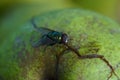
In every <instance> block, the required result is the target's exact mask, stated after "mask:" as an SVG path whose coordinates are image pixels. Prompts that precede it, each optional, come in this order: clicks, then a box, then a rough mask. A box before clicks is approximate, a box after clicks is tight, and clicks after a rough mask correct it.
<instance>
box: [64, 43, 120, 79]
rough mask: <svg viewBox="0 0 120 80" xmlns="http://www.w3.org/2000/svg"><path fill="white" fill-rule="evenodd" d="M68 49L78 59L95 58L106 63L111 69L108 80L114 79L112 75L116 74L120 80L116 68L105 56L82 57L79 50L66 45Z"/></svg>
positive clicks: (91, 55) (90, 55)
mask: <svg viewBox="0 0 120 80" xmlns="http://www.w3.org/2000/svg"><path fill="white" fill-rule="evenodd" d="M64 45H66V46H67V47H68V49H70V50H71V51H73V52H74V53H75V54H76V55H77V56H78V57H79V59H94V58H99V59H101V60H102V61H104V62H105V63H106V65H107V66H108V67H109V68H110V70H111V72H110V75H109V77H108V78H107V80H109V79H110V78H111V77H112V74H114V75H115V76H116V77H117V79H118V80H120V78H119V77H118V75H117V74H116V73H115V71H114V68H113V67H112V65H111V64H110V63H109V61H108V60H107V59H105V58H104V56H103V55H98V54H89V55H80V54H79V52H78V50H76V49H74V48H72V47H71V46H69V45H68V44H64Z"/></svg>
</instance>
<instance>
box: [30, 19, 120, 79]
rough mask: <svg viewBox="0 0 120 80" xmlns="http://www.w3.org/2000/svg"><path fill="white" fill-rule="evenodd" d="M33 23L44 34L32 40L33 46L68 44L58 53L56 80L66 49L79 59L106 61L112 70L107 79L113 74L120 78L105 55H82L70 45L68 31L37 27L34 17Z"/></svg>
mask: <svg viewBox="0 0 120 80" xmlns="http://www.w3.org/2000/svg"><path fill="white" fill-rule="evenodd" d="M31 23H32V25H33V27H34V28H35V29H36V30H37V31H38V32H40V34H41V35H42V36H41V37H40V38H39V39H38V40H37V41H35V42H33V41H31V45H32V47H34V48H38V47H40V46H43V45H46V46H53V45H55V44H63V45H64V46H66V49H65V50H63V51H62V52H61V53H60V54H59V55H56V71H55V77H54V80H59V77H58V73H59V72H58V69H59V59H60V57H62V56H63V55H64V53H65V51H67V50H70V51H72V52H73V53H74V54H76V55H77V56H78V58H79V59H94V58H98V59H100V60H102V61H104V62H105V63H106V65H107V66H108V67H109V68H110V70H111V71H110V75H109V76H108V78H107V80H109V79H110V78H111V77H112V75H113V74H114V75H115V76H116V77H117V79H118V80H120V78H119V77H118V75H117V74H116V73H115V71H114V68H113V67H112V65H111V64H110V63H109V61H108V60H107V59H106V58H105V57H104V56H103V55H98V54H89V55H81V54H80V53H79V52H78V50H77V49H75V48H73V47H72V46H70V45H68V39H69V37H68V35H67V34H66V33H63V32H59V31H55V30H51V29H48V28H45V27H37V25H36V24H35V22H34V19H32V20H31ZM48 80H49V79H48Z"/></svg>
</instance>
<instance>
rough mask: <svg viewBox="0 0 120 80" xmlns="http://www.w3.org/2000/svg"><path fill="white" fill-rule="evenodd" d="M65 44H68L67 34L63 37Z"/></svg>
mask: <svg viewBox="0 0 120 80" xmlns="http://www.w3.org/2000/svg"><path fill="white" fill-rule="evenodd" d="M63 42H64V43H67V42H68V36H67V35H66V34H64V35H63Z"/></svg>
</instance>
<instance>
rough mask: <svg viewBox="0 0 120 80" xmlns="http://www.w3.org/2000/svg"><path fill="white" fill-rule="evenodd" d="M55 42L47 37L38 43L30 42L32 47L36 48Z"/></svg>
mask: <svg viewBox="0 0 120 80" xmlns="http://www.w3.org/2000/svg"><path fill="white" fill-rule="evenodd" d="M54 43H55V42H54V41H53V40H51V39H50V38H48V37H44V38H40V39H39V40H38V41H31V44H32V46H33V47H35V48H37V47H40V46H43V45H52V44H54Z"/></svg>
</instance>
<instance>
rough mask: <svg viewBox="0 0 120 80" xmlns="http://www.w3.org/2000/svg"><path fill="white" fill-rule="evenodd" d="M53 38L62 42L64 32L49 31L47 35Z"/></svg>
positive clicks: (57, 41)
mask: <svg viewBox="0 0 120 80" xmlns="http://www.w3.org/2000/svg"><path fill="white" fill-rule="evenodd" d="M47 36H48V37H49V38H50V39H51V40H53V41H55V42H56V43H61V41H62V33H61V32H57V31H52V32H49V33H48V35H47Z"/></svg>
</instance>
